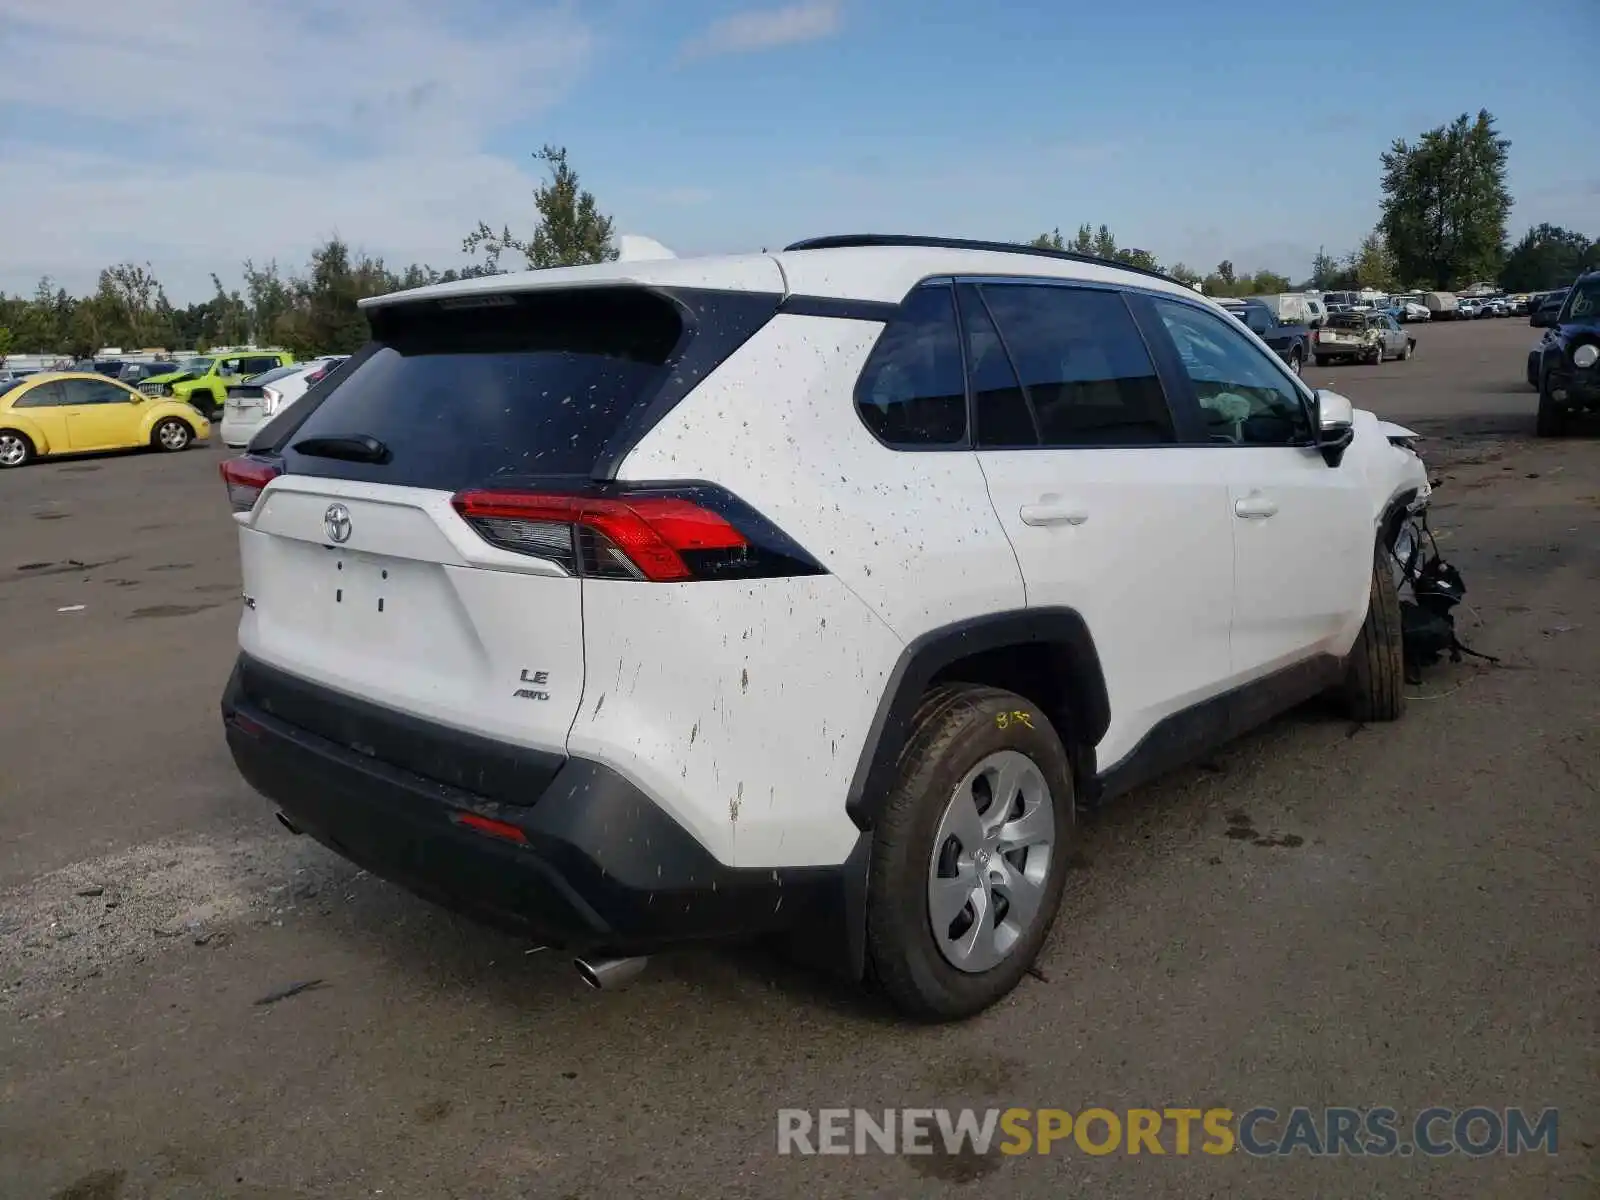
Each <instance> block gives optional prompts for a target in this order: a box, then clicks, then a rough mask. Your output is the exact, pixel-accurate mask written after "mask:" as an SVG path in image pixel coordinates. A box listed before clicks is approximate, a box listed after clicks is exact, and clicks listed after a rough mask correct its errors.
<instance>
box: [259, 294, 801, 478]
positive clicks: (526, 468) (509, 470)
mask: <svg viewBox="0 0 1600 1200" xmlns="http://www.w3.org/2000/svg"><path fill="white" fill-rule="evenodd" d="M485 300H486V302H485V303H483V304H481V305H474V306H470V307H469V306H461V307H450V306H447V305H446V304H444V303H441V302H439V301H423V302H413V303H404V304H397V305H394V306H391V307H380V308H377V309H374V310H371V312H370V316H371V320H372V334H373V341H372V343H371V344H369V345H368V346H367V347H366V349H365V350H364V351H363V352H362V353H361V355H360V356H359V360H358V361H357V362H355V363H353V364H350V369H349V370H348V371H347V372H346V373H344V375H343V378H341V379H338V380H337V381H334V382H333V386H331V387H330V388H328V389H327V390H326V392H325V393H324V394H323V395H322V396H321V397H319V398H317V399H316V400H315V402H314V403H313V404H312V405H311V406H310V407H309V408H308V409H307V411H306V413H305V415H304V416H303V418H302V419H301V420H300V421H299V422H297V424H296V426H295V427H294V428H292V429H286V430H284V431H282V432H281V433H278V434H276V435H275V436H274V437H273V446H272V447H271V448H266V447H263V448H262V449H266V450H267V451H268V452H269V453H271V452H276V453H277V454H278V455H279V456H281V458H282V461H283V465H284V469H285V470H286V471H287V472H289V473H292V474H299V475H315V476H322V477H336V478H343V479H360V480H366V481H370V482H373V483H387V484H394V485H399V486H408V487H423V488H433V489H438V490H446V491H459V490H461V489H464V488H470V487H484V486H509V485H515V484H517V483H518V482H531V481H536V480H542V479H549V478H551V477H569V478H570V477H585V476H591V475H593V474H595V473H596V472H597V470H598V469H599V465H600V464H601V463H602V462H603V461H604V460H606V459H607V458H608V457H615V454H616V451H617V442H618V440H619V439H622V438H626V437H627V436H628V435H629V434H630V432H632V433H633V435H634V436H635V437H636V436H638V435H642V433H643V432H644V431H645V430H646V429H647V428H648V426H649V424H652V423H653V421H654V420H655V419H659V417H660V415H662V412H664V411H665V408H670V406H671V403H673V402H675V400H676V399H679V398H681V397H682V396H683V395H685V394H687V392H688V391H690V390H692V388H693V387H694V386H695V385H696V384H697V383H698V382H699V381H700V380H701V379H703V378H704V377H705V376H706V375H707V374H709V373H710V372H711V371H712V370H714V369H715V368H716V366H717V365H719V364H720V363H721V362H722V360H723V359H725V358H726V357H727V356H728V355H729V354H731V353H732V352H733V351H734V350H735V349H737V348H738V347H739V346H740V345H742V344H743V343H744V341H745V340H747V339H748V338H749V337H750V335H751V334H753V333H754V332H755V331H756V330H757V329H759V328H760V327H761V325H763V324H765V323H766V321H767V320H769V319H770V318H771V317H772V315H774V314H775V313H776V311H777V306H778V302H779V297H777V296H776V295H766V294H761V293H725V292H723V293H718V292H704V291H693V292H691V291H678V292H665V291H657V290H649V289H644V288H637V287H614V288H612V287H607V288H584V289H566V290H554V289H552V290H544V291H534V292H524V293H520V294H510V295H500V296H494V297H492V298H485ZM351 436H367V437H373V438H376V439H377V440H378V441H380V442H382V443H383V444H384V446H385V447H386V448H387V449H388V451H389V458H388V461H386V462H383V463H372V462H365V463H361V462H347V461H343V460H339V459H330V458H323V457H319V456H315V455H306V454H300V453H298V452H296V451H295V450H294V446H295V445H296V444H298V443H301V442H303V441H304V440H306V439H309V438H329V437H351Z"/></svg>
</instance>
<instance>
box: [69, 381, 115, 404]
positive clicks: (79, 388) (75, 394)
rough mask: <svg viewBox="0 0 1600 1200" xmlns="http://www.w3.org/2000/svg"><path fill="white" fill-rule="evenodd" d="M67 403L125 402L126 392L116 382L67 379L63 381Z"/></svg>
mask: <svg viewBox="0 0 1600 1200" xmlns="http://www.w3.org/2000/svg"><path fill="white" fill-rule="evenodd" d="M65 386H66V389H67V403H68V404H126V403H128V400H129V397H128V393H127V392H125V391H123V390H122V389H121V388H119V387H118V386H117V385H116V384H114V383H111V382H109V381H107V382H104V383H102V382H100V381H99V380H95V379H68V380H66V381H65Z"/></svg>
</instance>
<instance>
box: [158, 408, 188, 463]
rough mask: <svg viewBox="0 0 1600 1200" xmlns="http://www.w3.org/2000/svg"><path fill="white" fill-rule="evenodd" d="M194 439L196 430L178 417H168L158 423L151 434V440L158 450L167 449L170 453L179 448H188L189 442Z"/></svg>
mask: <svg viewBox="0 0 1600 1200" xmlns="http://www.w3.org/2000/svg"><path fill="white" fill-rule="evenodd" d="M192 441H194V430H192V429H190V428H189V426H188V423H187V422H184V421H181V420H179V419H178V418H177V417H167V418H165V419H164V420H162V421H161V422H160V423H159V424H157V425H156V427H155V429H154V430H153V431H152V432H151V434H150V442H151V444H152V445H153V446H155V447H156V449H158V450H165V451H167V452H168V453H169V454H170V453H176V452H177V451H179V450H187V449H188V448H189V443H190V442H192Z"/></svg>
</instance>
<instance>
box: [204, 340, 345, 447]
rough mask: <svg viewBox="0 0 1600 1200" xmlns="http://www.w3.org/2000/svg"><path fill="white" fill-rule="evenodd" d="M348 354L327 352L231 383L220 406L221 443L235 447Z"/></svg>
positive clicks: (307, 389)
mask: <svg viewBox="0 0 1600 1200" xmlns="http://www.w3.org/2000/svg"><path fill="white" fill-rule="evenodd" d="M348 357H349V356H348V355H345V354H330V355H326V356H324V357H322V358H314V359H312V360H311V361H310V362H302V363H293V364H291V365H290V366H287V367H278V368H276V369H274V370H271V371H267V372H265V373H263V374H261V375H252V376H251V377H250V378H249V379H246V380H243V381H242V382H240V383H236V384H234V385H233V386H232V387H230V388H229V389H228V400H227V403H226V404H224V405H223V408H222V444H223V445H224V446H229V447H232V448H233V449H239V448H240V447H242V446H247V445H249V444H250V439H251V438H253V437H254V436H255V433H256V430H258V429H260V428H261V427H262V426H263V425H265V424H266V423H267V422H268V421H270V420H271V419H272V418H273V417H275V416H277V415H278V414H279V413H280V412H282V411H283V410H284V409H286V408H288V407H289V405H291V404H293V403H294V402H295V401H296V400H298V399H299V398H300V397H301V396H303V395H305V394H306V392H308V391H310V390H311V388H312V387H313V386H315V385H316V383H317V382H318V381H319V380H321V379H322V377H323V376H325V375H326V374H327V373H328V372H329V371H331V370H333V369H334V367H336V366H338V365H339V364H340V363H342V362H343V361H344V360H345V359H346V358H348Z"/></svg>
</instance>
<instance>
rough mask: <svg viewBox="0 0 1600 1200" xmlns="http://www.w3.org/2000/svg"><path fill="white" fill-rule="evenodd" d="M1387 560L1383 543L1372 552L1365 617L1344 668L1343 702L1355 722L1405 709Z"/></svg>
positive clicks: (1395, 598) (1391, 716) (1395, 590)
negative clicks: (1369, 586) (1370, 579)
mask: <svg viewBox="0 0 1600 1200" xmlns="http://www.w3.org/2000/svg"><path fill="white" fill-rule="evenodd" d="M1392 560H1393V555H1391V554H1390V553H1389V551H1387V550H1385V549H1384V548H1382V547H1379V548H1378V550H1377V553H1376V554H1375V555H1374V557H1373V563H1372V586H1371V589H1370V592H1369V599H1368V602H1367V619H1366V620H1365V621H1363V622H1362V623H1361V632H1360V633H1359V634H1358V635H1357V636H1356V644H1355V645H1354V646H1353V647H1352V648H1351V650H1350V660H1349V663H1348V664H1347V665H1346V668H1345V679H1344V687H1343V692H1344V702H1345V707H1346V709H1347V710H1348V711H1349V714H1350V716H1351V718H1352V719H1353V720H1356V721H1396V720H1399V719H1400V716H1401V714H1402V713H1404V712H1405V710H1406V694H1405V678H1406V664H1405V641H1404V638H1403V636H1402V633H1401V621H1400V589H1399V586H1398V584H1397V583H1396V582H1395V572H1394V569H1393V567H1394V564H1393V561H1392Z"/></svg>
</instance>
